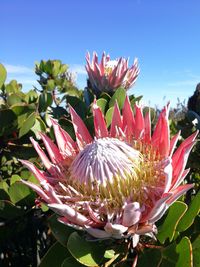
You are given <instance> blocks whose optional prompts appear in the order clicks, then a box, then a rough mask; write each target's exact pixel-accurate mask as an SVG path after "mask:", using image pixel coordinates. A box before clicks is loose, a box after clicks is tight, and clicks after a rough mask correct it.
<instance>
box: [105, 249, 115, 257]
mask: <svg viewBox="0 0 200 267" xmlns="http://www.w3.org/2000/svg"><path fill="white" fill-rule="evenodd" d="M114 256H115V251H114V250H113V249H109V250H106V251H105V254H104V258H106V259H112V258H113V257H114Z"/></svg>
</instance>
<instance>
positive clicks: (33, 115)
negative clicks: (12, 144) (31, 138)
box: [19, 112, 36, 138]
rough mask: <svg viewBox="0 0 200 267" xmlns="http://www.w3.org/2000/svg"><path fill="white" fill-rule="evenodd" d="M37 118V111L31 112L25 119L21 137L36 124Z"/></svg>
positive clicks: (20, 132)
mask: <svg viewBox="0 0 200 267" xmlns="http://www.w3.org/2000/svg"><path fill="white" fill-rule="evenodd" d="M35 119H36V113H35V112H33V113H31V114H30V115H29V116H28V118H27V119H26V120H25V121H24V123H23V124H22V127H21V128H20V130H19V138H20V137H22V136H23V135H25V134H27V133H28V132H29V130H30V129H31V127H32V126H33V125H34V123H35Z"/></svg>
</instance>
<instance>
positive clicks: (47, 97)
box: [39, 92, 53, 112]
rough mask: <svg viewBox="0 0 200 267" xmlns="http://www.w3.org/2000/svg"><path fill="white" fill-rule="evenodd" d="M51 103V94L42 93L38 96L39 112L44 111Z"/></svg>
mask: <svg viewBox="0 0 200 267" xmlns="http://www.w3.org/2000/svg"><path fill="white" fill-rule="evenodd" d="M52 102H53V98H52V94H51V93H48V92H43V93H42V94H40V96H39V111H40V112H42V111H46V109H47V108H48V107H49V106H51V104H52Z"/></svg>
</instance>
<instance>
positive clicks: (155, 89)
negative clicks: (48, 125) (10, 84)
mask: <svg viewBox="0 0 200 267" xmlns="http://www.w3.org/2000/svg"><path fill="white" fill-rule="evenodd" d="M0 10H1V42H0V62H3V63H4V64H5V65H6V67H7V69H8V81H9V80H10V79H13V78H16V79H17V80H18V81H19V82H22V83H23V84H24V88H25V89H28V88H31V85H32V84H34V83H35V81H34V80H35V79H36V77H35V76H34V74H33V68H34V62H35V61H40V60H41V59H46V60H47V59H61V60H62V61H63V63H67V64H69V65H70V66H71V69H72V70H73V71H75V72H77V75H78V78H77V84H78V86H79V87H80V88H83V87H84V86H85V84H86V83H85V80H86V74H85V71H84V64H85V54H86V52H87V51H90V52H91V53H92V51H94V50H95V51H97V53H98V55H99V56H101V53H102V52H103V51H104V50H105V51H106V52H107V53H109V54H110V56H111V58H113V59H115V58H116V57H120V56H124V57H130V63H132V62H133V60H134V58H135V57H137V58H138V60H139V65H140V69H141V72H140V76H139V78H138V80H137V83H136V85H135V86H134V88H133V89H131V93H135V94H136V95H141V94H143V95H144V101H145V103H149V102H150V104H151V105H155V104H157V105H159V106H160V105H163V104H164V103H166V102H167V101H168V100H171V103H172V105H175V103H176V102H177V97H179V98H180V99H181V100H184V99H187V98H188V96H190V95H192V93H193V91H194V89H195V86H196V84H197V83H198V82H200V45H199V44H200V18H199V12H200V1H199V0H176V1H175V0H168V1H164V0H151V1H150V0H123V1H122V0H101V1H97V0H93V1H92V0H73V1H66V0H57V1H53V0H42V1H39V0H29V1H27V0H16V1H13V0H1V1H0ZM164 97H165V99H163V98H164Z"/></svg>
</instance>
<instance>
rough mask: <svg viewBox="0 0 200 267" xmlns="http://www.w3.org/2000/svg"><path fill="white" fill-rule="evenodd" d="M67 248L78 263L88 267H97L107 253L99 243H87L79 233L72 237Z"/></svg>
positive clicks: (73, 234)
mask: <svg viewBox="0 0 200 267" xmlns="http://www.w3.org/2000/svg"><path fill="white" fill-rule="evenodd" d="M67 248H68V250H69V251H70V253H71V254H72V256H73V257H74V258H75V259H76V260H77V261H79V262H80V263H82V264H84V265H86V266H97V265H98V264H99V263H100V262H101V261H102V259H103V255H104V253H105V249H104V248H103V247H101V246H100V244H99V242H89V241H86V240H85V238H84V237H82V236H80V235H79V234H78V233H77V232H74V233H72V234H71V235H70V237H69V239H68V242H67Z"/></svg>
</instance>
